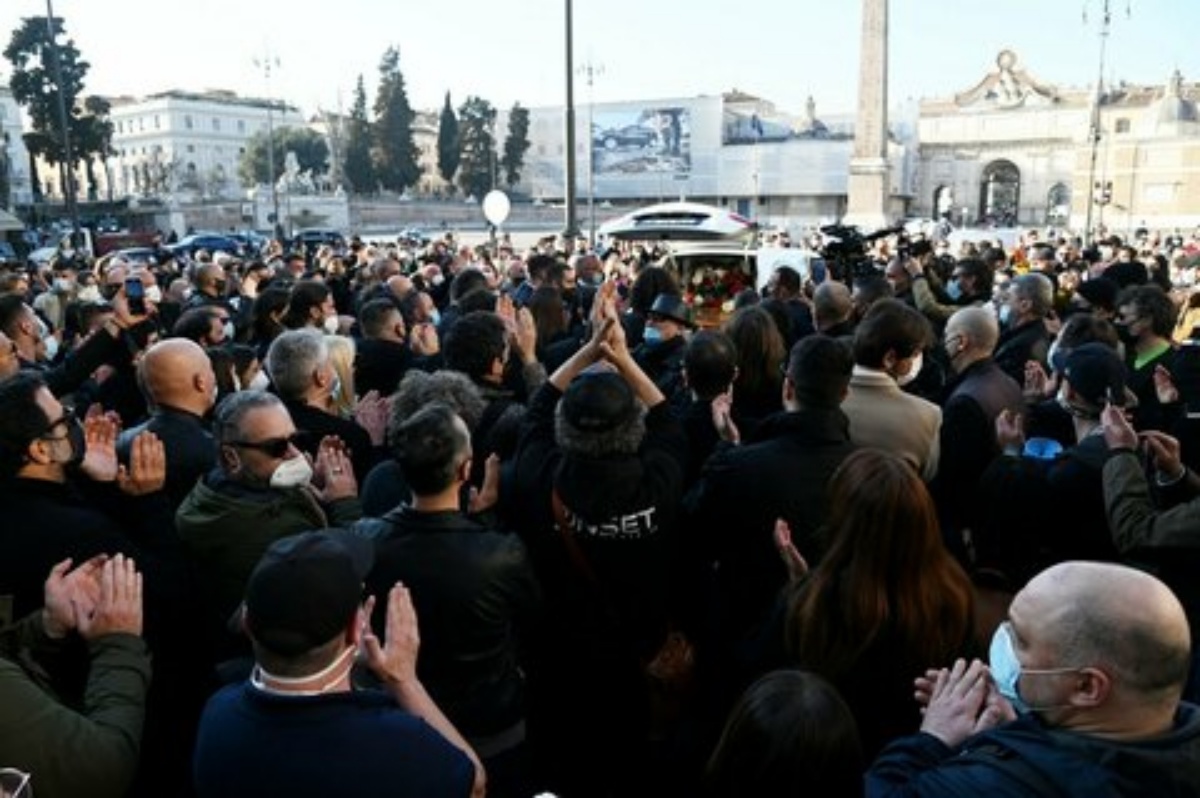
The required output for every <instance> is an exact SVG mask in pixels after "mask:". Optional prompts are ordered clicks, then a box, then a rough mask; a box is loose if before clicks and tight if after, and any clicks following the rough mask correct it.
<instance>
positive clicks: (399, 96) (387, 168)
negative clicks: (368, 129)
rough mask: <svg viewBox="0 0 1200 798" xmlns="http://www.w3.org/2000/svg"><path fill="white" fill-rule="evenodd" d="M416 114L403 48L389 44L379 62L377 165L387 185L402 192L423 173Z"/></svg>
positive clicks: (376, 111)
mask: <svg viewBox="0 0 1200 798" xmlns="http://www.w3.org/2000/svg"><path fill="white" fill-rule="evenodd" d="M414 116H415V114H414V113H413V110H412V106H410V105H409V104H408V92H407V91H405V88H404V75H402V74H401V73H400V51H399V50H397V49H396V48H395V47H389V48H388V49H387V51H386V52H384V54H383V59H382V60H381V61H380V63H379V92H378V93H377V94H376V95H375V149H374V154H375V169H376V172H377V175H378V178H379V183H380V185H382V186H383V187H384V188H385V189H389V190H391V191H397V192H402V191H404V190H405V189H406V188H408V187H409V186H411V185H413V184H415V183H416V182H417V180H418V179H419V178H420V177H421V167H420V165H419V164H418V162H417V145H416V143H415V142H414V141H413V132H412V123H413V118H414Z"/></svg>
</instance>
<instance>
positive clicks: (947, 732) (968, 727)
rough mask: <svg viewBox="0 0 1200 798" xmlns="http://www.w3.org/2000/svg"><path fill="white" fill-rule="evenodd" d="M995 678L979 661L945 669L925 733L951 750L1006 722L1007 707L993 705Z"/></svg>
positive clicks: (934, 687)
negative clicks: (992, 680) (991, 698)
mask: <svg viewBox="0 0 1200 798" xmlns="http://www.w3.org/2000/svg"><path fill="white" fill-rule="evenodd" d="M991 689H992V688H991V676H990V675H989V674H988V670H987V666H986V665H984V664H983V663H982V662H981V661H979V660H973V661H972V662H971V663H970V664H969V665H968V664H967V661H966V660H963V659H958V660H955V662H954V666H953V667H952V668H949V669H947V668H942V669H941V670H939V671H938V672H937V675H936V676H935V677H934V679H933V682H932V685H931V689H930V693H929V702H928V704H927V705H926V706H925V717H924V719H923V720H922V721H921V731H923V732H925V733H927V734H932V735H933V736H934V737H937V738H938V739H939V740H941V741H942V742H943V743H945V744H946V745H948V746H950V747H951V748H956V747H957V746H958V745H960V744H961V743H962V742H963V741H964V740H966V739H967V738H968V737H970V736H971V735H973V734H975V733H977V732H980V731H983V730H984V729H989V728H992V727H994V726H996V725H998V724H999V723H1001V722H1002V721H1003V718H1002V713H1001V711H1002V709H1003V707H1002V706H1001V705H999V704H996V703H995V702H994V701H989V695H988V693H989V690H991Z"/></svg>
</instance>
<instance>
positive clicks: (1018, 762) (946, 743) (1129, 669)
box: [866, 562, 1200, 798]
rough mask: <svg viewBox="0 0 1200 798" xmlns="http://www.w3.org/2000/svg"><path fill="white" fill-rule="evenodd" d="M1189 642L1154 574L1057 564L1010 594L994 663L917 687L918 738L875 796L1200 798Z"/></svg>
mask: <svg viewBox="0 0 1200 798" xmlns="http://www.w3.org/2000/svg"><path fill="white" fill-rule="evenodd" d="M1190 642H1191V641H1190V636H1189V634H1188V628H1187V621H1186V619H1185V617H1184V613H1183V608H1182V607H1181V606H1180V604H1179V601H1178V600H1177V599H1176V598H1175V596H1174V595H1173V594H1172V593H1171V591H1170V590H1169V589H1168V588H1167V587H1166V585H1164V584H1163V583H1162V582H1160V581H1158V580H1157V579H1155V578H1154V577H1152V576H1150V575H1148V574H1145V573H1143V572H1141V571H1137V570H1134V569H1132V568H1128V567H1125V566H1121V565H1113V564H1104V563H1091V562H1069V563H1062V564H1060V565H1056V566H1054V567H1052V568H1049V569H1047V570H1046V571H1043V572H1042V573H1040V574H1039V575H1037V576H1036V577H1035V578H1033V579H1032V580H1030V582H1029V584H1028V585H1026V587H1025V588H1024V589H1023V590H1022V591H1021V592H1020V593H1018V594H1017V596H1016V597H1015V598H1014V600H1013V603H1012V606H1011V608H1010V612H1009V620H1008V621H1006V622H1005V623H1003V624H1001V626H1000V627H999V628H998V629H997V630H996V634H995V637H994V638H993V642H992V649H991V654H990V657H989V665H988V666H987V667H985V666H984V665H983V663H981V662H978V661H975V662H972V663H970V664H967V663H966V662H964V661H962V660H959V661H958V662H956V663H955V665H954V666H953V667H952V668H950V669H948V670H947V669H942V670H940V671H931V672H930V673H928V674H926V676H925V677H924V678H921V679H918V680H917V697H918V700H921V701H924V702H925V704H926V705H925V709H924V720H923V722H922V727H921V733H919V734H917V735H914V736H911V737H905V738H901V739H900V740H897V741H896V742H894V743H892V744H891V745H890V746H889V747H888V748H886V749H885V750H884V751H883V753H882V754H881V755H880V756H879V758H878V759H876V761H875V763H874V764H873V765H872V767H871V768H870V770H869V771H868V773H867V790H866V794H867V796H868V798H890V797H891V796H964V795H987V796H1001V797H1006V796H1013V797H1014V798H1015V797H1016V796H1080V798H1083V797H1084V796H1088V798H1091V796H1098V795H1114V796H1125V797H1130V796H1146V797H1147V798H1150V797H1151V796H1154V797H1155V798H1157V796H1165V795H1171V796H1195V795H1200V756H1198V754H1200V710H1198V709H1197V707H1195V706H1194V705H1191V704H1188V703H1186V702H1182V701H1181V700H1180V695H1181V692H1182V690H1183V683H1184V680H1185V678H1186V677H1187V665H1188V650H1189V647H1190ZM1014 706H1016V707H1018V708H1019V709H1020V712H1019V714H1016V713H1014V711H1013V707H1014Z"/></svg>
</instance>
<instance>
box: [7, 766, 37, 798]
mask: <svg viewBox="0 0 1200 798" xmlns="http://www.w3.org/2000/svg"><path fill="white" fill-rule="evenodd" d="M32 777H33V774H32V773H25V772H23V771H20V770H17V769H16V768H0V790H2V791H3V792H4V794H5V795H7V796H10V797H11V798H28V797H29V796H32V795H33V792H32V791H27V789H26V788H27V787H29V780H30V779H31V778H32Z"/></svg>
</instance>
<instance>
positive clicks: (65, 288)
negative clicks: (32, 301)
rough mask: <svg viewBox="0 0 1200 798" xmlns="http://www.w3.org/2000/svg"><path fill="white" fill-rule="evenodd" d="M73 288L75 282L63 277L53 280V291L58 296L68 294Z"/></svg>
mask: <svg viewBox="0 0 1200 798" xmlns="http://www.w3.org/2000/svg"><path fill="white" fill-rule="evenodd" d="M74 287H75V282H74V281H73V280H68V279H67V278H65V277H57V278H55V280H54V290H55V291H57V292H58V293H60V294H69V293H70V292H71V289H72V288H74Z"/></svg>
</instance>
